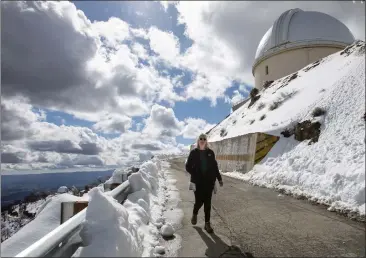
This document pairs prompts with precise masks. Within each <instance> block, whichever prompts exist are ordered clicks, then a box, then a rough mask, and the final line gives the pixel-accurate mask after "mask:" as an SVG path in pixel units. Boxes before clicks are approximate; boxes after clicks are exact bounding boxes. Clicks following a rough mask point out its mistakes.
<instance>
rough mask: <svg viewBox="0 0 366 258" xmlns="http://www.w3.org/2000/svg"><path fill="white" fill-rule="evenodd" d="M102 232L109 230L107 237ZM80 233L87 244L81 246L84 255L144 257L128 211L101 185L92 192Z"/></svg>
mask: <svg viewBox="0 0 366 258" xmlns="http://www.w3.org/2000/svg"><path fill="white" fill-rule="evenodd" d="M101 214H102V216H101ZM103 232H108V236H106V234H103ZM80 236H81V238H82V240H83V242H84V243H85V244H86V245H88V246H87V247H85V248H82V249H81V251H80V253H79V256H81V257H88V256H89V257H91V256H93V257H94V256H99V257H128V256H129V257H137V256H141V254H140V252H139V249H138V244H137V242H136V240H135V239H136V238H137V236H138V235H137V232H136V230H135V228H134V227H133V226H132V225H131V224H130V223H129V213H128V211H127V210H126V208H125V207H123V206H122V205H120V204H119V203H118V202H117V201H116V200H115V199H114V198H113V197H111V196H108V195H105V194H103V193H102V192H101V191H100V189H98V188H94V189H92V190H91V191H90V203H89V206H88V209H87V210H86V218H85V223H84V226H83V228H82V230H81V232H80ZM111 247H113V248H111Z"/></svg>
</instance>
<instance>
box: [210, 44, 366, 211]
mask: <svg viewBox="0 0 366 258" xmlns="http://www.w3.org/2000/svg"><path fill="white" fill-rule="evenodd" d="M349 50H350V52H351V54H350V55H349V56H347V55H341V54H340V52H338V53H335V54H333V55H330V56H328V57H326V58H324V59H322V60H321V61H320V64H319V65H318V66H316V67H314V68H312V69H311V70H308V71H306V70H307V68H304V69H302V70H300V71H299V72H298V73H297V75H298V77H297V78H296V79H294V80H292V81H290V82H289V83H288V85H287V86H283V85H284V78H282V79H279V80H277V81H275V82H274V83H273V84H272V86H270V87H269V88H268V89H266V90H263V91H261V92H260V93H259V94H260V95H261V97H260V99H259V100H258V101H257V102H256V103H255V104H254V105H253V106H252V107H251V108H248V104H245V105H243V106H242V107H241V108H239V109H238V110H236V111H235V112H233V114H232V115H231V116H230V117H229V118H227V119H226V120H224V121H223V122H222V123H221V124H220V125H219V126H217V128H215V129H213V130H212V132H210V134H209V139H210V141H216V140H221V139H223V138H230V137H234V136H237V135H243V134H247V133H251V132H268V133H270V134H272V135H277V136H281V139H280V140H279V141H278V142H277V143H276V145H275V146H274V148H272V150H271V151H270V152H269V153H268V155H267V156H266V158H265V159H263V160H262V162H260V164H258V165H256V166H254V168H253V170H251V171H250V172H249V173H247V174H245V175H243V174H240V173H236V172H233V173H226V175H229V176H233V177H238V178H241V179H244V180H248V181H250V182H252V183H253V184H257V185H261V186H266V187H270V188H277V189H282V190H283V191H284V192H286V193H289V194H294V195H298V196H304V197H307V198H309V199H311V200H313V201H316V202H319V203H323V204H326V205H329V206H330V207H329V210H337V211H341V212H347V213H348V212H351V213H357V214H360V215H365V120H364V118H363V115H364V114H365V45H364V42H362V44H359V45H358V46H356V45H354V46H353V47H352V48H350V49H349ZM311 66H312V65H309V66H308V68H309V67H311ZM275 101H282V103H281V104H280V105H279V106H278V107H277V108H276V109H274V110H272V111H271V110H269V108H268V107H269V106H270V105H271V104H273V103H274V102H275ZM261 103H263V104H264V105H265V107H264V108H263V107H262V109H260V108H259V106H260V105H261ZM316 107H320V108H323V109H325V110H326V114H325V115H324V116H322V117H318V118H317V120H318V121H320V122H321V124H322V126H321V133H320V137H319V140H318V142H317V143H315V144H312V145H308V141H304V142H297V141H295V140H294V139H293V137H291V138H283V137H282V135H281V134H280V132H281V131H282V130H283V129H284V128H286V127H287V126H289V125H291V124H294V123H296V122H302V121H305V120H308V119H310V120H312V119H313V118H312V111H313V110H314V109H315V108H316ZM259 109H260V110H259ZM263 114H266V118H265V119H264V120H261V121H258V118H259V117H261V116H262V115H263ZM234 120H235V121H236V122H235V125H234V124H233V121H234ZM251 120H255V122H254V123H253V124H250V121H251ZM222 128H225V129H226V131H227V132H228V134H227V136H225V137H221V136H220V130H221V129H222Z"/></svg>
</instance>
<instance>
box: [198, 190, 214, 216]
mask: <svg viewBox="0 0 366 258" xmlns="http://www.w3.org/2000/svg"><path fill="white" fill-rule="evenodd" d="M212 191H213V187H211V186H206V185H197V186H196V191H195V192H194V197H195V203H194V207H193V214H194V215H197V214H198V211H199V210H200V208H201V207H202V205H204V211H205V222H210V217H211V199H212Z"/></svg>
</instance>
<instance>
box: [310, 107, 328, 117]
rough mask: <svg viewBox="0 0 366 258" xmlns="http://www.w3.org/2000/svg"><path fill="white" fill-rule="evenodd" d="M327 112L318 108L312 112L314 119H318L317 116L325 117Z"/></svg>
mask: <svg viewBox="0 0 366 258" xmlns="http://www.w3.org/2000/svg"><path fill="white" fill-rule="evenodd" d="M326 113H327V112H326V111H325V109H323V108H320V107H317V108H315V109H314V110H313V112H312V116H313V117H317V116H323V115H325V114H326Z"/></svg>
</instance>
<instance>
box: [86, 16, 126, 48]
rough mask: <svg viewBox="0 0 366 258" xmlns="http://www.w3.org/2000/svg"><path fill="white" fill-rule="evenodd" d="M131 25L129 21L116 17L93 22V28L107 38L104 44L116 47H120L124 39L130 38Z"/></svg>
mask: <svg viewBox="0 0 366 258" xmlns="http://www.w3.org/2000/svg"><path fill="white" fill-rule="evenodd" d="M129 27H130V26H129V24H128V23H126V22H125V21H123V20H121V19H119V18H116V17H111V18H109V19H108V21H98V22H94V23H93V24H92V29H93V30H94V31H95V32H97V33H98V35H99V36H101V37H103V39H105V42H104V44H105V45H106V46H108V47H114V48H115V47H118V45H119V44H121V43H122V42H123V41H124V40H126V39H130V31H129Z"/></svg>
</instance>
